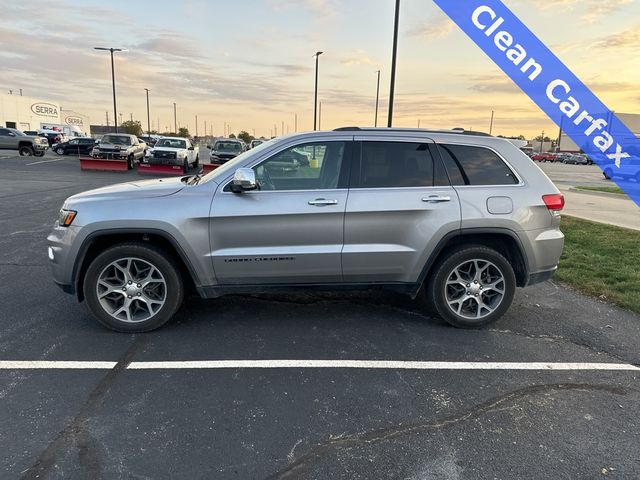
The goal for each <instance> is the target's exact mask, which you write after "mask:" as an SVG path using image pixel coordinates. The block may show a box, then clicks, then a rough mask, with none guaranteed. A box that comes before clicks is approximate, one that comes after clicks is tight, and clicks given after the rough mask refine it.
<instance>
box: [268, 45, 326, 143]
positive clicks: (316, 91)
mask: <svg viewBox="0 0 640 480" xmlns="http://www.w3.org/2000/svg"><path fill="white" fill-rule="evenodd" d="M322 53H323V52H316V54H315V55H314V57H316V87H315V90H314V94H313V130H314V131H315V130H317V129H316V120H317V118H318V117H317V116H316V115H317V108H318V57H319V56H320V55H322ZM276 136H277V135H276Z"/></svg>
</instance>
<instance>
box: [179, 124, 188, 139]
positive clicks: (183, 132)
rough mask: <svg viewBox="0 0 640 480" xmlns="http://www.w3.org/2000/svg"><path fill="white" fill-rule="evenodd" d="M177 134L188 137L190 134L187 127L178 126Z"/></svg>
mask: <svg viewBox="0 0 640 480" xmlns="http://www.w3.org/2000/svg"><path fill="white" fill-rule="evenodd" d="M178 136H179V137H184V138H190V137H191V135H189V129H188V128H187V127H180V128H179V129H178Z"/></svg>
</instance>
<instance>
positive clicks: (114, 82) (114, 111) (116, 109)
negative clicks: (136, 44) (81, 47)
mask: <svg viewBox="0 0 640 480" xmlns="http://www.w3.org/2000/svg"><path fill="white" fill-rule="evenodd" d="M93 49H94V50H104V51H107V52H109V53H111V86H112V88H113V118H114V120H115V121H114V123H115V126H116V133H118V108H117V107H116V73H115V67H114V66H113V52H126V51H127V49H125V48H105V47H93Z"/></svg>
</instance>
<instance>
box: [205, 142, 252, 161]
mask: <svg viewBox="0 0 640 480" xmlns="http://www.w3.org/2000/svg"><path fill="white" fill-rule="evenodd" d="M244 151H245V150H244V147H243V144H242V143H241V142H240V141H239V140H235V139H233V138H225V139H224V140H216V142H215V143H214V144H213V147H211V163H225V162H228V161H229V160H231V159H232V158H235V157H237V156H238V155H240V154H241V153H242V152H244Z"/></svg>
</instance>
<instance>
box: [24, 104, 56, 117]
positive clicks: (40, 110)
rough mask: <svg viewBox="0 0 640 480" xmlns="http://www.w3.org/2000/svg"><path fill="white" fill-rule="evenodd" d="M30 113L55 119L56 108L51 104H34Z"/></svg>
mask: <svg viewBox="0 0 640 480" xmlns="http://www.w3.org/2000/svg"><path fill="white" fill-rule="evenodd" d="M31 111H32V112H33V113H35V114H36V115H40V116H42V117H57V116H58V106H57V105H53V104H52V103H34V104H33V105H31Z"/></svg>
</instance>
